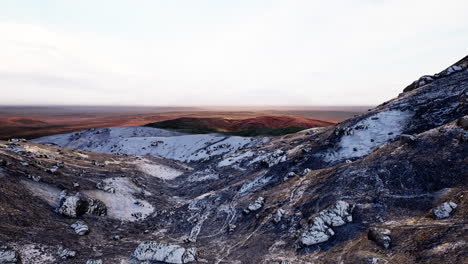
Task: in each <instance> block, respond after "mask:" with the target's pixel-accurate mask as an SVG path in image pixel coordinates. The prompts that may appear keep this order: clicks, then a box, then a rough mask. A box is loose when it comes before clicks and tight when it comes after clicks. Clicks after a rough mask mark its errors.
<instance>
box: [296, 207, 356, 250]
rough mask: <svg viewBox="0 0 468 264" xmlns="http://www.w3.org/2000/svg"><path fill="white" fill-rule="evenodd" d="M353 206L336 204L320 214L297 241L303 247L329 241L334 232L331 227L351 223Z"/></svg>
mask: <svg viewBox="0 0 468 264" xmlns="http://www.w3.org/2000/svg"><path fill="white" fill-rule="evenodd" d="M353 209H354V206H353V205H350V204H349V203H347V202H345V201H338V202H336V204H335V206H334V207H332V208H329V209H326V210H324V211H322V212H320V213H319V214H318V215H317V216H316V217H315V218H314V219H313V220H312V223H311V224H310V225H309V226H308V228H307V230H306V231H305V232H303V233H302V235H301V237H300V239H299V241H300V243H301V244H302V245H304V246H310V245H315V244H318V243H322V242H325V241H327V240H328V239H330V237H332V236H333V235H335V232H334V231H333V229H332V227H336V226H342V225H344V224H346V223H350V222H352V221H353V216H352V212H353Z"/></svg>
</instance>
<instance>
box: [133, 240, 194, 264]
mask: <svg viewBox="0 0 468 264" xmlns="http://www.w3.org/2000/svg"><path fill="white" fill-rule="evenodd" d="M131 257H132V258H133V259H134V260H137V261H139V262H140V263H141V262H144V261H150V262H151V261H161V262H164V263H173V264H184V263H190V262H193V261H195V260H196V249H195V248H187V249H186V248H183V247H181V246H179V245H173V244H164V243H158V242H151V241H146V242H143V243H141V244H140V245H139V246H138V247H137V248H136V249H135V251H134V252H133V254H132V256H131Z"/></svg>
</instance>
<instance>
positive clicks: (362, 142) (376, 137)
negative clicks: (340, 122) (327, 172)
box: [324, 110, 413, 162]
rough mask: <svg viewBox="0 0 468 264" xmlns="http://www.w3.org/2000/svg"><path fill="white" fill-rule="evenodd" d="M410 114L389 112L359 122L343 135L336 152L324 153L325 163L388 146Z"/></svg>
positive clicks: (364, 154) (358, 155) (362, 154)
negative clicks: (347, 133)
mask: <svg viewBox="0 0 468 264" xmlns="http://www.w3.org/2000/svg"><path fill="white" fill-rule="evenodd" d="M412 115H413V113H411V112H403V111H399V110H391V111H386V112H380V113H377V114H375V115H373V116H370V117H368V118H366V119H364V120H361V121H359V122H358V123H356V124H355V125H354V126H353V127H351V129H352V130H350V131H351V133H350V134H349V135H343V136H342V138H341V141H340V142H339V143H338V149H337V150H336V151H330V152H328V153H326V155H325V157H324V160H325V161H327V162H332V161H338V160H343V159H349V158H358V157H363V156H366V155H367V154H369V153H370V152H371V151H372V150H373V149H374V148H376V147H381V146H384V145H386V144H388V143H389V142H390V141H391V140H393V139H395V138H397V137H399V136H400V134H401V133H402V131H403V129H404V128H405V127H406V125H407V123H408V120H409V119H410V117H411V116H412Z"/></svg>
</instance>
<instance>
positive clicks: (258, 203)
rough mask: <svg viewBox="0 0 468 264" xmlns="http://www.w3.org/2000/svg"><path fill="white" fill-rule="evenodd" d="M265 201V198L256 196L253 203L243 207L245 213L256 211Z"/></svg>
mask: <svg viewBox="0 0 468 264" xmlns="http://www.w3.org/2000/svg"><path fill="white" fill-rule="evenodd" d="M264 203H265V199H264V198H263V197H258V198H257V200H255V201H254V202H253V203H250V204H249V206H248V207H247V208H246V209H244V213H245V214H249V213H251V212H254V211H257V210H258V209H260V208H262V207H263V204H264Z"/></svg>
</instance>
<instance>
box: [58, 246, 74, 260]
mask: <svg viewBox="0 0 468 264" xmlns="http://www.w3.org/2000/svg"><path fill="white" fill-rule="evenodd" d="M58 255H59V257H60V258H61V259H69V258H74V257H75V256H76V251H73V250H71V249H68V248H65V249H62V250H60V251H59V253H58Z"/></svg>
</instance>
